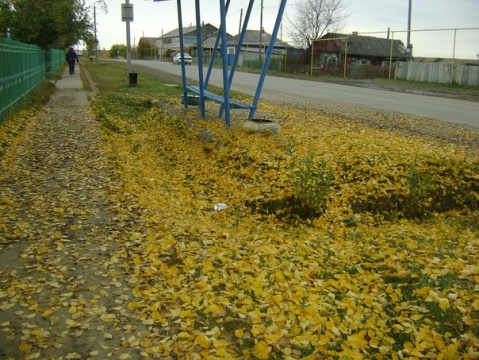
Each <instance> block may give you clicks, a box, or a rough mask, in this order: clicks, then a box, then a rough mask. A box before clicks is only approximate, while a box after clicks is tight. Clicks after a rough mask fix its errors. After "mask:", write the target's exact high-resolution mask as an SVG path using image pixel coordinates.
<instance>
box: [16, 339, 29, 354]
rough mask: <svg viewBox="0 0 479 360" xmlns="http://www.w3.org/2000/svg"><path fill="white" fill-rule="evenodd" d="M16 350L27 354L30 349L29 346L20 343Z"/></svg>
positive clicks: (23, 342)
mask: <svg viewBox="0 0 479 360" xmlns="http://www.w3.org/2000/svg"><path fill="white" fill-rule="evenodd" d="M18 349H19V350H20V351H21V352H24V353H28V352H30V350H31V349H32V347H31V345H29V344H27V343H26V342H25V341H22V342H21V343H20V345H19V346H18Z"/></svg>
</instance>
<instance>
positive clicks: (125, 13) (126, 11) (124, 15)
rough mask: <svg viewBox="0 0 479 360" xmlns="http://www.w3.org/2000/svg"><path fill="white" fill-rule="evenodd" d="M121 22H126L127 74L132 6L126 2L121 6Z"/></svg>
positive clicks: (129, 57) (129, 55)
mask: <svg viewBox="0 0 479 360" xmlns="http://www.w3.org/2000/svg"><path fill="white" fill-rule="evenodd" d="M121 20H122V21H125V22H126V62H127V70H128V74H130V72H131V44H130V21H133V4H130V2H129V0H126V3H125V4H121Z"/></svg>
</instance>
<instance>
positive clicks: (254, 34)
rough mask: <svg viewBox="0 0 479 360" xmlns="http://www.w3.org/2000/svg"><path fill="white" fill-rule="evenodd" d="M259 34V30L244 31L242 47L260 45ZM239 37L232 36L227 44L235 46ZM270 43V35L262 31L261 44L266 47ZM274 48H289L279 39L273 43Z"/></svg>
mask: <svg viewBox="0 0 479 360" xmlns="http://www.w3.org/2000/svg"><path fill="white" fill-rule="evenodd" d="M259 37H260V33H259V30H246V33H245V37H244V40H243V45H256V46H259V44H260V39H259ZM239 38H240V35H239V34H238V35H236V36H233V37H232V38H231V39H229V40H228V44H237V43H238V41H239ZM270 41H271V34H268V33H267V32H265V31H263V33H262V34H261V44H262V45H266V44H269V43H270ZM274 46H275V47H283V48H286V47H289V45H288V44H286V43H285V42H284V41H281V40H280V39H276V41H275V43H274Z"/></svg>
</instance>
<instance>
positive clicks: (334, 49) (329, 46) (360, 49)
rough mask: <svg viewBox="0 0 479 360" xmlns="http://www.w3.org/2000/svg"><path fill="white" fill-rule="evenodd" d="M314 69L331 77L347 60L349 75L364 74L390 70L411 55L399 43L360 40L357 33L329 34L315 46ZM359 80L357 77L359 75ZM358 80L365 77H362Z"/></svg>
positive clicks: (401, 43) (366, 37)
mask: <svg viewBox="0 0 479 360" xmlns="http://www.w3.org/2000/svg"><path fill="white" fill-rule="evenodd" d="M313 51H314V54H313V67H315V68H316V69H319V72H320V73H323V74H327V73H334V71H336V70H338V71H339V70H340V69H339V67H340V64H344V61H345V59H347V60H346V61H347V65H348V66H347V68H348V69H349V71H353V70H354V71H357V72H363V73H364V72H366V70H367V69H366V67H368V66H369V67H370V66H373V67H389V61H390V59H392V63H393V65H394V64H395V63H396V62H397V61H406V60H408V59H410V58H411V53H410V52H409V51H408V49H407V48H406V46H404V44H403V42H402V41H401V40H391V39H385V38H377V37H373V36H363V35H358V34H357V33H353V34H337V33H328V34H326V35H324V36H323V37H321V40H320V41H316V42H315V43H314V48H313ZM358 76H359V75H358ZM359 77H367V74H365V73H364V74H362V75H361V76H359Z"/></svg>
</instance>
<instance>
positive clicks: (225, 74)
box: [178, 0, 231, 129]
mask: <svg viewBox="0 0 479 360" xmlns="http://www.w3.org/2000/svg"><path fill="white" fill-rule="evenodd" d="M178 1H179V0H178ZM220 17H221V57H222V59H223V94H224V107H225V124H226V128H228V129H229V127H230V111H231V108H230V89H229V84H228V51H227V50H228V49H227V42H226V41H227V39H226V9H225V2H224V0H220Z"/></svg>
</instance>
